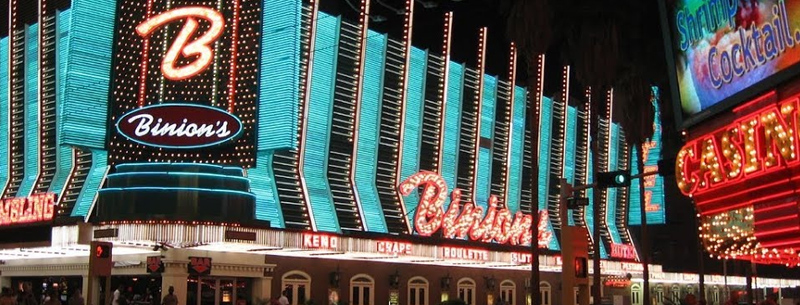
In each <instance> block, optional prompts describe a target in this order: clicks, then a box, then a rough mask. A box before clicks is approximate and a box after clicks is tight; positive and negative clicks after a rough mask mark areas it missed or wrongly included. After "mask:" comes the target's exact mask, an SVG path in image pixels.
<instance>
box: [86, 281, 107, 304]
mask: <svg viewBox="0 0 800 305" xmlns="http://www.w3.org/2000/svg"><path fill="white" fill-rule="evenodd" d="M103 284H104V282H102V281H100V279H99V278H98V277H95V278H94V279H93V280H92V278H91V277H90V276H88V275H84V276H83V283H81V294H83V297H84V299H86V304H88V305H102V304H100V285H103Z"/></svg>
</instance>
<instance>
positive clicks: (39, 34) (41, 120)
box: [17, 0, 47, 196]
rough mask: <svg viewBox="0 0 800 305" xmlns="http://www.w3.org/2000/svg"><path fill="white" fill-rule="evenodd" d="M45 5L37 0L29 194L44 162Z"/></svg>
mask: <svg viewBox="0 0 800 305" xmlns="http://www.w3.org/2000/svg"><path fill="white" fill-rule="evenodd" d="M46 5H47V1H46V0H39V14H38V15H39V16H38V22H39V28H38V30H37V33H36V41H37V45H38V46H39V47H38V48H36V65H37V71H36V120H37V121H38V124H37V126H36V127H37V128H36V129H37V130H36V132H37V134H38V136H37V141H36V143H38V145H36V177H35V178H33V185H32V186H31V190H30V192H31V194H33V192H35V191H36V183H37V182H38V181H39V178H40V177H41V176H42V171H41V167H40V165H41V164H42V162H43V160H44V159H43V158H42V145H43V144H44V143H42V140H43V138H44V137H43V136H44V133H43V128H42V125H44V117H43V116H42V100H43V98H42V79H43V78H44V69H43V67H42V65H43V64H42V59H43V58H42V55H43V54H44V53H43V52H42V49H44V44H43V43H42V42H43V40H44V26H45V24H44V15H45V9H46V7H45V6H46ZM19 195H20V194H17V196H19Z"/></svg>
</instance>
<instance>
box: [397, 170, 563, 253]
mask: <svg viewBox="0 0 800 305" xmlns="http://www.w3.org/2000/svg"><path fill="white" fill-rule="evenodd" d="M420 187H422V188H423V190H422V196H420V200H419V205H418V206H417V212H416V214H415V216H414V228H415V229H416V231H417V233H418V234H419V235H421V236H431V235H433V234H434V233H436V232H438V231H440V230H441V231H442V235H443V236H444V237H445V238H455V239H466V238H469V239H471V240H474V241H482V242H496V243H499V244H510V245H530V244H531V242H532V240H533V237H532V236H531V225H533V217H532V216H531V215H526V214H524V213H522V212H516V213H515V214H514V215H512V212H511V211H510V210H508V209H507V208H505V207H498V202H497V197H496V196H494V195H492V196H490V197H489V203H488V208H487V209H486V211H485V213H484V208H483V207H481V206H476V205H475V203H472V202H467V203H465V204H464V205H463V206H462V205H461V191H460V190H459V189H453V193H452V194H451V202H450V207H449V208H448V209H447V211H445V209H444V203H445V199H446V197H447V184H446V183H445V181H444V179H443V178H442V177H441V176H439V175H438V174H436V173H432V172H428V171H422V172H419V173H417V174H414V175H412V176H411V177H408V178H407V179H406V180H405V181H403V182H402V183H400V186H399V187H398V189H399V191H400V194H401V195H403V196H408V195H409V194H410V193H411V192H412V191H415V190H417V189H418V188H420ZM547 222H548V218H547V211H541V212H540V213H539V236H538V237H539V238H538V246H539V247H540V248H546V247H547V245H548V244H549V243H550V240H551V238H552V234H551V233H550V232H549V231H548V230H547Z"/></svg>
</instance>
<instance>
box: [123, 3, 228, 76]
mask: <svg viewBox="0 0 800 305" xmlns="http://www.w3.org/2000/svg"><path fill="white" fill-rule="evenodd" d="M182 18H186V24H184V25H183V28H182V29H181V31H180V33H178V36H177V37H175V41H174V42H173V43H172V46H170V47H169V50H168V51H167V54H166V55H165V56H164V61H163V62H162V63H161V73H163V74H164V77H166V78H167V79H170V80H176V81H178V80H184V79H187V78H190V77H192V76H194V75H197V74H199V73H200V72H203V71H204V70H205V69H206V68H208V66H209V65H211V58H212V57H213V55H214V54H213V51H212V50H211V47H210V46H209V45H210V44H211V43H212V42H214V41H215V40H217V38H219V36H220V35H221V34H222V28H223V27H224V25H225V20H224V18H223V17H222V14H220V13H219V12H217V11H215V10H213V9H210V8H207V7H201V6H189V7H182V8H176V9H173V10H169V11H166V12H164V13H161V14H158V15H156V16H153V17H152V18H150V19H147V20H145V21H144V22H142V23H141V24H139V25H138V26H137V27H136V33H138V34H139V36H142V37H143V38H147V37H148V36H150V35H151V34H152V33H153V32H154V31H155V30H156V29H158V28H160V27H162V26H164V25H166V24H168V23H170V22H173V21H175V20H179V19H182ZM195 18H201V19H205V20H207V21H208V22H210V23H211V27H210V28H209V29H208V31H207V32H206V33H205V34H203V36H200V37H199V38H197V39H196V40H194V41H191V42H189V37H191V36H192V35H194V34H195V32H196V31H197V27H198V23H197V20H196V19H195ZM179 54H183V56H184V57H187V58H188V57H192V56H197V59H195V60H194V61H193V62H192V63H190V64H188V65H185V66H182V67H177V66H176V64H177V61H178V55H179Z"/></svg>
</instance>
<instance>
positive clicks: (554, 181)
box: [539, 66, 570, 230]
mask: <svg viewBox="0 0 800 305" xmlns="http://www.w3.org/2000/svg"><path fill="white" fill-rule="evenodd" d="M569 86H570V67H569V66H564V68H563V69H562V71H561V94H560V95H561V97H560V98H558V99H554V100H553V106H552V107H553V108H552V116H553V117H552V119H551V120H552V124H550V125H544V123H542V125H541V126H542V127H543V128H551V134H550V147H549V149H550V169H549V171H548V173H549V176H548V177H547V178H549V180H547V179H545V180H539V183H540V185H541V183H542V182H546V184H545V185H546V186H547V188H546V189H545V192H546V194H547V201H546V202H547V212H548V213H547V215H548V216H550V223H551V224H552V226H553V229H554V230H561V206H560V203H561V190H560V184H559V179H560V178H561V177H564V147H565V145H564V144H565V142H566V139H565V137H564V136H565V130H564V128H565V125H566V119H567V118H566V116H567V104H568V103H569V101H568V99H569ZM540 179H541V178H540ZM539 196H541V194H539Z"/></svg>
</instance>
